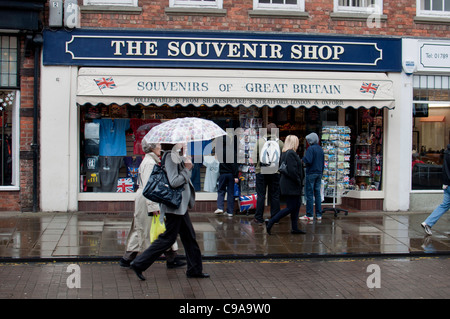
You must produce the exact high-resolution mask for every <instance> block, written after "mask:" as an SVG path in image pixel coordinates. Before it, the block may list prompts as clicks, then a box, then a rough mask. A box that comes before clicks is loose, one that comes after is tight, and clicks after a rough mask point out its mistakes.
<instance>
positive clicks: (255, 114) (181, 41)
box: [41, 30, 404, 211]
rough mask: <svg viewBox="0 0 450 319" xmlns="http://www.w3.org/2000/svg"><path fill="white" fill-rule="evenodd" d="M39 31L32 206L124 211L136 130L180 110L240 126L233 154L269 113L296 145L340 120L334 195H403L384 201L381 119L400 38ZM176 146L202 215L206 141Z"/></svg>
mask: <svg viewBox="0 0 450 319" xmlns="http://www.w3.org/2000/svg"><path fill="white" fill-rule="evenodd" d="M44 36H45V45H44V55H43V63H44V66H43V72H42V79H41V83H42V86H43V94H42V102H41V103H42V111H41V112H42V114H41V131H42V132H41V140H42V142H41V154H42V155H41V158H42V160H41V162H42V164H41V171H42V174H41V185H42V187H41V188H42V191H41V203H42V209H43V210H52V211H55V210H57V211H58V210H63V211H65V210H89V211H131V210H133V207H134V203H133V200H134V192H135V191H136V190H137V183H136V181H137V174H136V173H137V168H138V167H139V164H140V161H141V160H142V156H143V152H142V149H141V147H140V141H141V140H142V137H143V136H144V135H145V133H146V132H148V130H150V129H151V128H152V127H154V126H155V125H158V124H159V123H161V122H163V121H166V120H168V119H172V118H177V117H186V116H195V117H202V118H207V119H210V120H212V121H214V122H216V123H217V124H219V125H220V126H222V127H224V128H234V129H235V128H241V129H242V131H243V132H244V133H243V136H242V141H240V144H239V147H238V151H239V152H242V154H241V155H243V156H242V158H245V159H248V158H251V156H252V154H251V152H252V149H253V146H254V145H255V142H256V139H257V138H258V136H259V129H260V128H264V127H265V126H266V125H267V124H268V123H275V124H276V125H277V126H278V128H279V136H280V139H284V138H285V137H286V136H287V135H289V134H295V135H297V136H298V137H299V138H300V140H301V147H300V149H299V154H300V155H303V152H304V150H305V148H306V147H307V144H306V141H305V139H304V138H305V136H306V135H307V134H309V133H311V132H316V133H318V134H319V136H321V137H322V139H323V144H324V145H325V144H326V143H325V142H326V140H331V139H332V138H333V131H332V130H333V128H335V127H347V128H348V132H347V133H348V134H345V136H346V143H348V144H345V147H341V148H339V152H342V154H337V153H336V155H337V156H339V158H341V155H342V158H344V156H345V161H344V160H342V163H340V162H336V164H337V165H336V166H334V167H333V168H332V169H331V168H330V171H329V173H330V175H331V174H332V173H333V174H336V175H338V174H339V175H340V176H345V179H342V180H340V184H339V187H340V188H341V189H342V190H344V191H343V192H342V193H345V194H346V195H345V197H343V198H342V201H344V202H345V203H346V204H347V205H350V206H353V207H355V208H358V209H387V210H389V209H394V210H396V209H401V208H399V207H401V206H402V205H404V204H403V203H402V202H401V201H402V200H403V199H402V197H400V199H399V197H398V196H397V197H396V198H389V197H390V195H389V193H388V192H387V190H389V188H390V187H392V185H389V179H390V178H392V177H389V175H388V172H389V170H390V169H392V170H395V169H396V168H395V165H390V164H389V163H388V162H387V159H388V158H389V156H386V155H385V154H386V151H387V150H388V148H389V147H390V148H394V149H395V148H396V146H395V144H396V143H398V141H396V138H395V136H394V135H391V134H395V132H391V131H393V130H392V129H391V128H390V126H391V124H390V122H391V121H393V122H394V123H395V120H391V118H392V117H393V115H394V114H396V112H397V111H399V105H398V103H397V102H398V101H399V100H401V94H402V93H401V92H399V90H397V88H398V87H400V83H401V78H400V71H401V63H400V62H401V60H400V56H399V54H400V52H401V40H400V39H393V38H359V37H324V36H320V37H319V36H317V37H310V36H298V35H285V34H283V35H281V34H260V33H252V34H248V33H235V34H232V33H221V32H216V33H209V32H208V33H206V32H198V33H196V32H153V31H147V32H144V31H139V32H138V31H116V32H113V31H99V30H96V31H93V30H75V31H73V32H65V31H57V32H50V31H49V32H46V33H45V34H44ZM46 48H47V49H46ZM50 48H51V49H50ZM400 91H401V90H400ZM329 128H331V132H330V130H329ZM391 136H392V137H391ZM188 152H189V154H190V155H192V157H193V159H194V163H195V165H194V171H193V176H192V182H193V184H194V187H195V188H196V190H197V199H198V200H197V203H196V207H195V210H196V211H214V210H215V208H216V206H215V203H216V198H217V192H216V183H215V182H214V179H216V180H217V169H216V167H215V165H216V160H215V159H214V147H213V143H211V141H204V142H203V143H200V144H199V145H198V144H191V145H188ZM336 152H337V149H336ZM333 155H334V154H331V155H330V163H331V158H332V157H333ZM333 158H334V157H333ZM240 164H241V165H240V180H241V181H240V183H241V191H243V192H244V193H247V194H250V193H252V192H254V187H255V180H254V167H252V165H251V163H250V162H246V161H244V162H243V163H240ZM330 166H332V165H330ZM341 166H342V167H341ZM327 172H328V171H327ZM395 175H396V176H397V177H398V172H396V173H395ZM397 188H398V187H397ZM394 193H396V192H394ZM56 194H60V195H61V196H59V197H58V196H55V195H56ZM397 195H398V192H397ZM339 200H341V199H339ZM326 201H328V202H331V199H329V198H328V199H327V198H326Z"/></svg>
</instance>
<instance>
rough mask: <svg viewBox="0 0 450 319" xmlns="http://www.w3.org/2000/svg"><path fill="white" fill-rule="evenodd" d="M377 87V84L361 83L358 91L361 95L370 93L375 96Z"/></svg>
mask: <svg viewBox="0 0 450 319" xmlns="http://www.w3.org/2000/svg"><path fill="white" fill-rule="evenodd" d="M379 86H380V85H379V84H375V83H367V82H363V84H361V88H360V89H359V90H360V91H361V93H372V94H373V95H375V93H377V90H378V87H379Z"/></svg>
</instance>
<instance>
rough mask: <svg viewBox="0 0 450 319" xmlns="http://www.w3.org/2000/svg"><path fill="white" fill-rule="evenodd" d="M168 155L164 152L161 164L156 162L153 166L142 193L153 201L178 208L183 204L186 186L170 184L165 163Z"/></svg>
mask: <svg viewBox="0 0 450 319" xmlns="http://www.w3.org/2000/svg"><path fill="white" fill-rule="evenodd" d="M166 155H167V153H166V154H164V156H163V158H162V160H161V165H159V164H156V165H155V166H154V167H153V171H152V173H151V174H150V177H149V178H148V181H147V184H146V185H145V187H144V190H143V191H142V195H144V197H145V198H147V199H149V200H151V201H153V202H156V203H160V204H164V205H166V206H168V207H170V208H178V207H180V204H181V199H182V192H183V190H184V186H180V187H177V188H173V187H171V186H170V184H169V180H168V179H167V174H166V172H165V170H164V164H163V162H164V160H165V156H166Z"/></svg>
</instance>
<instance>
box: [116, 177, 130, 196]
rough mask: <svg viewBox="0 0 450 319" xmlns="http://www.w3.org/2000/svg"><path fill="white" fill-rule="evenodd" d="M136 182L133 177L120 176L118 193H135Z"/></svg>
mask: <svg viewBox="0 0 450 319" xmlns="http://www.w3.org/2000/svg"><path fill="white" fill-rule="evenodd" d="M133 192H134V182H133V180H132V179H131V177H128V178H119V180H118V181H117V193H133Z"/></svg>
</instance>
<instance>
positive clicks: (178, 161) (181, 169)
mask: <svg viewBox="0 0 450 319" xmlns="http://www.w3.org/2000/svg"><path fill="white" fill-rule="evenodd" d="M161 147H162V149H163V151H166V152H167V153H168V154H167V155H165V156H164V155H163V159H162V161H164V167H165V171H166V174H167V179H168V181H169V183H170V186H172V187H181V186H184V189H183V192H182V200H181V204H180V206H179V207H178V208H171V207H168V206H166V205H164V204H160V206H159V207H160V212H161V214H162V215H164V216H165V217H166V231H165V232H164V233H162V234H161V235H159V237H158V238H157V239H156V240H155V241H154V242H153V243H152V244H151V245H150V247H148V248H147V249H146V250H145V251H144V252H143V253H142V254H141V255H139V256H137V258H136V259H135V260H134V261H133V262H132V263H131V264H130V268H131V269H132V270H134V272H135V273H136V275H137V276H138V278H139V279H140V280H145V277H144V275H143V274H142V272H143V271H145V270H146V269H147V268H148V267H150V266H151V265H152V264H153V263H154V262H155V261H156V259H157V258H158V257H159V256H161V254H163V253H164V252H165V251H166V250H167V249H169V248H170V247H171V246H172V245H173V244H174V243H175V242H176V240H177V236H178V234H180V239H181V243H182V244H183V247H184V250H185V253H186V261H187V270H186V275H187V277H188V278H208V277H209V274H206V273H203V264H202V256H201V251H200V247H199V246H198V243H197V240H196V238H195V230H194V227H193V226H192V222H191V218H190V217H189V213H188V208H192V207H194V204H195V189H194V186H193V185H192V183H191V174H192V167H193V164H192V162H191V160H190V159H189V158H185V157H182V156H181V155H180V151H179V150H178V148H179V147H181V145H178V144H177V145H175V146H174V145H172V144H161Z"/></svg>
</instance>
